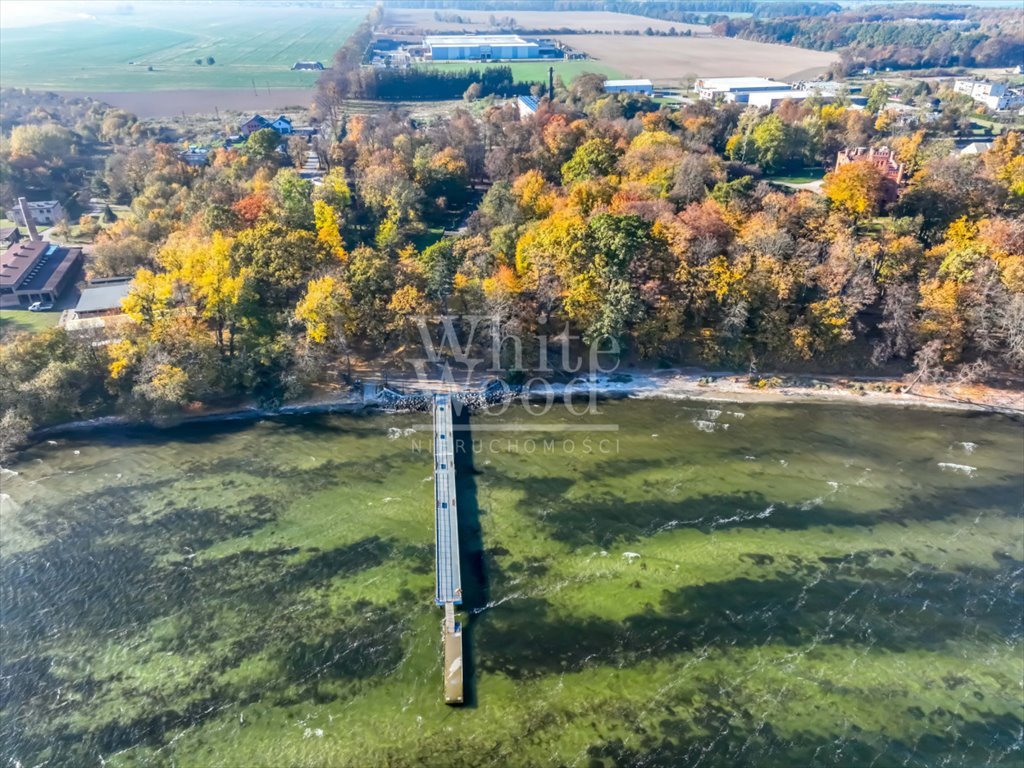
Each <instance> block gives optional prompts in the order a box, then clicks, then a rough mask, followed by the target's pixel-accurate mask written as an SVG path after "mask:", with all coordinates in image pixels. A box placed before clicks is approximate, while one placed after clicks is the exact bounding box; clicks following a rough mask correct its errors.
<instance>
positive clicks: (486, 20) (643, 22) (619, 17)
mask: <svg viewBox="0 0 1024 768" xmlns="http://www.w3.org/2000/svg"><path fill="white" fill-rule="evenodd" d="M509 5H510V6H511V5H513V4H512V3H509ZM445 12H446V13H449V14H452V15H455V16H459V17H460V18H461V19H463V21H461V22H454V21H438V20H437V19H435V18H434V10H433V9H424V10H420V9H410V8H388V9H387V10H386V11H385V13H384V21H383V22H382V23H381V27H383V28H385V29H387V28H395V27H397V28H403V27H404V28H406V29H408V30H410V31H415V30H419V29H431V30H437V31H439V32H461V31H463V30H464V31H466V32H474V33H481V32H487V31H490V30H493V26H492V25H491V24H490V17H491V16H495V17H497V18H499V19H500V18H504V17H506V16H511V17H512V18H513V19H515V21H516V26H517V27H518V28H520V29H527V30H529V29H560V28H562V27H570V28H573V29H584V30H594V31H597V32H616V31H618V32H631V31H636V32H642V31H644V30H645V29H647V28H648V27H650V28H651V29H653V30H655V31H658V32H668V31H669V30H670V29H672V28H673V27H674V28H675V29H676V31H678V32H682V31H683V30H686V29H689V30H691V31H693V32H694V33H695V34H696V33H699V32H703V33H710V29H709V28H708V27H706V26H704V25H701V24H683V23H681V22H675V21H663V20H662V19H651V18H648V17H646V16H634V15H631V14H628V13H610V12H606V11H572V13H571V14H568V13H567V12H563V11H526V10H520V9H517V8H514V7H510V8H509V9H508V10H501V11H466V10H462V9H456V8H452V9H448V10H447V11H445Z"/></svg>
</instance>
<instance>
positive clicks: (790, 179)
mask: <svg viewBox="0 0 1024 768" xmlns="http://www.w3.org/2000/svg"><path fill="white" fill-rule="evenodd" d="M824 177H825V169H824V168H804V169H803V170H802V171H798V172H796V173H791V174H780V175H778V176H766V177H765V178H767V179H768V181H777V182H778V183H779V184H810V183H811V182H812V181H821V180H822V179H823V178H824Z"/></svg>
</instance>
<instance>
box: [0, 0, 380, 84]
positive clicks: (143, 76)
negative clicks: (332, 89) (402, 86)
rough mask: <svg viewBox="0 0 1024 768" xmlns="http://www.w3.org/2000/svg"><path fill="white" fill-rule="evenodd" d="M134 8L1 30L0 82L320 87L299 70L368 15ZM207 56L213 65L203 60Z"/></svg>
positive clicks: (250, 7) (322, 57)
mask: <svg viewBox="0 0 1024 768" xmlns="http://www.w3.org/2000/svg"><path fill="white" fill-rule="evenodd" d="M125 7H129V6H125ZM130 7H131V8H132V11H131V12H130V13H115V12H108V13H100V14H99V15H96V16H90V17H88V18H82V19H77V20H74V21H58V22H54V23H47V24H39V25H36V26H29V27H5V28H3V29H2V30H0V84H2V85H3V86H4V87H30V88H47V89H53V90H78V91H136V90H154V89H178V88H192V89H202V88H249V87H252V84H253V81H255V82H256V85H257V86H259V87H261V88H264V87H301V86H306V85H312V84H313V83H314V82H315V81H316V78H317V73H316V72H292V71H291V70H290V67H291V66H292V64H294V63H295V62H296V61H298V60H317V61H321V62H323V63H324V64H325V65H326V64H329V62H330V60H331V58H332V56H333V55H334V52H335V51H336V50H337V49H338V48H340V47H341V45H342V44H343V43H344V42H345V40H346V39H347V38H348V37H349V35H351V34H352V32H353V31H354V30H355V28H356V27H357V26H359V24H360V22H361V21H362V20H363V19H364V18H365V16H366V13H367V9H366V8H365V7H364V8H312V7H300V6H271V5H269V4H268V5H263V4H262V3H261V4H252V3H249V4H242V3H235V2H217V3H210V4H198V3H196V4H193V3H188V4H178V5H174V6H171V5H170V4H167V3H163V2H159V3H135V4H134V5H132V6H130ZM207 56H212V57H213V58H214V60H215V64H214V65H212V66H208V65H206V64H205V63H204V64H203V65H201V66H200V65H196V64H195V59H197V58H199V59H204V60H205V59H206V57H207ZM132 62H134V63H132ZM149 67H152V68H153V71H149V69H148V68H149Z"/></svg>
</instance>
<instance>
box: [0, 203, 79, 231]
mask: <svg viewBox="0 0 1024 768" xmlns="http://www.w3.org/2000/svg"><path fill="white" fill-rule="evenodd" d="M22 199H23V198H19V200H18V205H16V206H15V207H14V208H11V209H10V210H8V211H7V218H8V219H11V220H12V221H13V222H14V223H15V224H17V225H18V226H19V227H24V226H27V225H28V222H27V221H25V216H26V215H28V216H31V217H32V221H33V222H35V223H36V224H47V225H49V224H56V223H57V222H58V221H60V220H62V219H63V218H64V217H65V213H64V206H63V205H61V204H60V203H59V202H57V201H56V200H38V201H36V202H32V203H27V204H26V206H25V208H24V209H23V208H22V206H21V200H22ZM25 210H27V211H28V213H27V214H26V213H25Z"/></svg>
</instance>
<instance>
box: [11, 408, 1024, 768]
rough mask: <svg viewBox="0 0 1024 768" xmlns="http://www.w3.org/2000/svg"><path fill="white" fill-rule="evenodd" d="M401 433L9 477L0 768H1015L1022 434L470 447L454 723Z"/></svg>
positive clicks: (396, 426)
mask: <svg viewBox="0 0 1024 768" xmlns="http://www.w3.org/2000/svg"><path fill="white" fill-rule="evenodd" d="M582 427H585V428H586V430H588V431H569V430H578V429H580V428H582ZM429 428H430V422H429V418H428V417H426V416H425V415H422V414H418V415H417V414H409V415H401V416H388V415H374V416H307V417H295V418H289V419H279V420H264V421H260V422H244V421H239V422H226V423H220V424H210V425H202V426H190V427H187V428H180V429H176V430H172V431H168V432H156V433H154V432H152V431H138V432H135V433H131V432H129V433H127V434H126V433H123V432H118V431H95V432H91V433H80V434H76V435H70V436H66V437H62V438H60V439H58V440H56V444H52V445H51V444H46V443H44V444H41V445H39V446H37V447H36V448H35V449H34V450H33V451H31V452H30V453H29V454H28V455H26V456H25V457H24V459H23V460H22V461H20V462H19V463H18V464H16V465H14V466H13V467H12V468H11V469H13V470H14V471H15V472H17V474H16V475H15V474H11V473H10V472H7V471H5V473H4V477H3V478H2V480H3V494H4V495H3V497H2V500H3V506H2V511H3V516H2V540H0V543H2V549H3V560H2V568H3V580H2V593H0V598H2V604H0V607H2V633H3V634H2V637H0V654H2V661H3V673H2V679H0V697H2V700H0V705H2V720H0V744H2V746H0V761H2V762H3V764H5V765H7V764H11V765H15V764H18V763H20V764H21V765H25V766H29V765H36V764H39V763H41V762H43V761H47V760H48V761H49V762H48V763H47V764H48V765H76V766H77V765H94V764H96V765H98V764H100V763H101V761H105V762H106V764H107V765H111V766H143V765H146V766H153V765H159V766H163V765H168V766H169V765H175V766H243V765H244V766H250V765H253V766H258V765H265V766H291V765H294V766H349V765H351V766H367V765H393V766H414V765H415V766H418V765H494V766H504V765H512V766H527V765H538V766H539V765H572V766H588V767H591V766H599V765H603V766H613V765H621V766H625V765H644V766H680V765H687V766H737V765H756V766H836V765H849V766H861V765H875V766H890V765H893V766H895V765H908V766H968V765H969V766H982V765H991V766H1017V765H1020V763H1021V760H1022V749H1024V747H1022V731H1024V719H1022V718H1024V707H1022V681H1024V660H1022V659H1024V621H1022V616H1021V613H1022V596H1024V589H1022V579H1024V570H1022V569H1024V522H1022V519H1024V518H1022V514H1024V513H1022V494H1024V489H1022V483H1024V444H1022V433H1021V425H1020V423H1019V422H1015V421H1012V420H1009V419H1006V418H1004V417H998V416H987V415H963V414H947V413H939V412H911V411H902V410H895V409H883V408H866V407H864V408H856V407H853V408H839V407H834V406H825V405H773V406H768V405H757V406H755V405H747V404H744V405H737V404H720V405H709V404H707V403H694V402H687V401H678V402H675V401H663V400H628V401H619V402H609V403H604V404H602V405H601V413H600V414H598V415H592V416H589V417H572V416H568V415H567V414H566V412H565V410H564V408H562V407H559V408H557V409H556V410H555V411H553V412H552V413H551V414H548V415H547V416H544V417H533V416H530V415H529V414H527V413H525V412H524V411H523V410H522V409H513V410H510V411H509V412H508V413H507V414H505V415H504V416H500V417H486V416H479V417H474V418H473V420H472V423H471V430H472V431H471V432H470V433H469V434H464V435H463V438H464V440H465V441H466V443H465V446H466V450H465V451H464V452H463V454H462V464H461V466H460V469H459V472H460V476H459V503H460V514H461V515H462V518H463V519H462V524H463V530H462V539H463V544H464V553H463V559H464V562H463V574H464V582H465V595H466V606H465V608H466V611H465V615H466V617H467V624H468V629H467V648H468V650H469V659H468V661H469V663H470V666H469V668H468V670H467V671H468V673H469V678H470V683H471V684H470V690H469V695H470V704H469V706H467V707H465V708H462V709H451V708H448V707H446V706H444V705H443V704H442V703H441V660H440V626H439V622H440V618H441V614H440V611H439V610H438V609H437V608H435V607H434V606H433V605H432V596H433V570H432V569H433V538H432V537H433V530H432V522H433V516H432V510H431V502H432V498H433V488H432V475H431V469H432V463H431V457H430V454H429V450H430V435H429ZM566 441H571V444H569V443H567V442H566ZM602 441H604V442H602ZM625 553H635V554H636V555H639V557H635V556H632V555H630V556H626V555H625Z"/></svg>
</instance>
